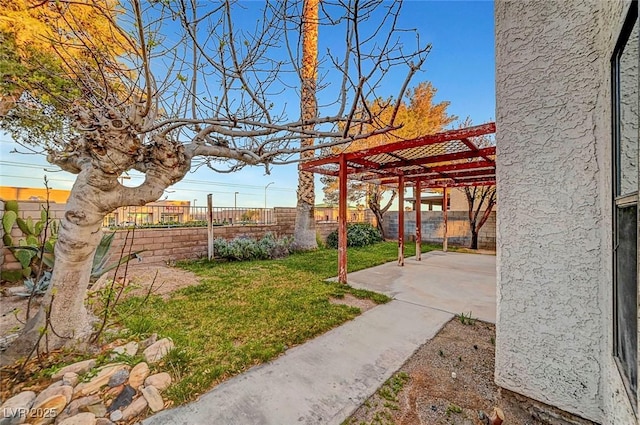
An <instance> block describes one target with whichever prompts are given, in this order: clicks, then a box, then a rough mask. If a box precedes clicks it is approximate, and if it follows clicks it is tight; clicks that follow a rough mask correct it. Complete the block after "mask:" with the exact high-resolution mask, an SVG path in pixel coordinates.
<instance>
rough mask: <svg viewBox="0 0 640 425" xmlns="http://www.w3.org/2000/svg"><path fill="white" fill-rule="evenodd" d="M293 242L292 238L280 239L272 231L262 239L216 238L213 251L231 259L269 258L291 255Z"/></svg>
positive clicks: (219, 255)
mask: <svg viewBox="0 0 640 425" xmlns="http://www.w3.org/2000/svg"><path fill="white" fill-rule="evenodd" d="M291 243H292V240H291V238H283V239H279V240H278V239H276V238H275V237H274V236H273V235H272V234H271V233H267V234H266V235H265V236H264V237H263V238H262V239H260V240H255V239H248V238H235V239H233V240H231V241H228V240H226V239H222V238H216V239H215V240H214V241H213V253H214V256H215V257H216V258H221V259H226V260H230V261H248V260H269V259H274V258H283V257H286V256H287V255H289V253H290V252H291Z"/></svg>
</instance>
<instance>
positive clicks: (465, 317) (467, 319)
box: [456, 312, 476, 326]
mask: <svg viewBox="0 0 640 425" xmlns="http://www.w3.org/2000/svg"><path fill="white" fill-rule="evenodd" d="M456 319H458V320H459V321H460V323H462V324H463V325H470V326H473V325H475V323H476V319H474V318H473V317H471V312H469V314H465V313H460V314H456Z"/></svg>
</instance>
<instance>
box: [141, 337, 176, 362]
mask: <svg viewBox="0 0 640 425" xmlns="http://www.w3.org/2000/svg"><path fill="white" fill-rule="evenodd" d="M173 347H174V345H173V341H171V340H170V339H169V338H162V339H161V340H160V341H157V342H156V343H154V344H152V345H151V346H149V347H148V348H147V349H146V350H144V352H143V355H144V359H145V360H146V361H147V362H149V363H155V362H157V361H159V360H160V359H162V358H163V357H164V356H166V355H167V353H168V352H169V351H171V350H172V349H173Z"/></svg>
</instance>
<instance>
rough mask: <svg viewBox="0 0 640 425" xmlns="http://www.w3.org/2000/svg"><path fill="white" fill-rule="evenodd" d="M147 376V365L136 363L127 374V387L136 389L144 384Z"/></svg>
mask: <svg viewBox="0 0 640 425" xmlns="http://www.w3.org/2000/svg"><path fill="white" fill-rule="evenodd" d="M145 352H146V351H145ZM147 376H149V365H148V364H146V363H145V362H141V363H138V364H137V365H135V366H134V367H133V369H131V373H130V374H129V385H130V386H131V387H133V388H138V387H139V386H140V385H142V384H143V383H144V380H145V379H146V378H147Z"/></svg>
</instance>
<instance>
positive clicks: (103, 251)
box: [91, 232, 144, 282]
mask: <svg viewBox="0 0 640 425" xmlns="http://www.w3.org/2000/svg"><path fill="white" fill-rule="evenodd" d="M115 235H116V232H113V233H110V234H106V235H103V236H102V239H101V240H100V244H99V245H98V248H97V249H96V253H95V255H94V257H93V266H92V267H91V280H92V281H93V282H95V281H96V280H98V279H99V278H100V276H102V275H103V274H105V273H107V272H109V271H111V270H113V269H115V268H116V267H118V266H119V265H121V264H125V263H128V262H129V261H131V260H133V259H137V260H139V261H141V260H142V257H140V253H141V252H144V250H142V251H136V252H132V253H131V254H127V255H125V256H123V257H121V258H120V260H118V261H114V262H112V263H111V264H108V265H107V262H108V261H109V250H110V249H111V244H112V243H113V238H114V237H115Z"/></svg>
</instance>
